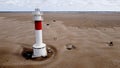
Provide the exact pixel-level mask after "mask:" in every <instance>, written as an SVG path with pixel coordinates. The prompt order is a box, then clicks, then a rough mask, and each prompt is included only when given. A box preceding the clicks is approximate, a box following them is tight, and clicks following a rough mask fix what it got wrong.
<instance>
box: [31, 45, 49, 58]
mask: <svg viewBox="0 0 120 68" xmlns="http://www.w3.org/2000/svg"><path fill="white" fill-rule="evenodd" d="M46 56H47V49H46V44H44V43H42V44H34V45H33V55H32V58H37V57H46Z"/></svg>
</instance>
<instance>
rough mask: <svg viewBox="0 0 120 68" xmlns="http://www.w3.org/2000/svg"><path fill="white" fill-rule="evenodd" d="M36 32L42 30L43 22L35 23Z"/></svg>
mask: <svg viewBox="0 0 120 68" xmlns="http://www.w3.org/2000/svg"><path fill="white" fill-rule="evenodd" d="M35 30H42V21H35Z"/></svg>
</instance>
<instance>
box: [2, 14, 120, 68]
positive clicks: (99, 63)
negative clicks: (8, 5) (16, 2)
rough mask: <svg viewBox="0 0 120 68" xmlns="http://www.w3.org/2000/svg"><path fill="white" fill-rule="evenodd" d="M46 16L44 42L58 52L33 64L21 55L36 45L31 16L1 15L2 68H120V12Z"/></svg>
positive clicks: (32, 61)
mask: <svg viewBox="0 0 120 68" xmlns="http://www.w3.org/2000/svg"><path fill="white" fill-rule="evenodd" d="M43 17H44V22H43V23H44V24H43V39H44V43H46V44H47V45H51V46H52V47H54V48H55V49H56V53H55V55H54V56H52V57H51V58H49V59H47V60H45V61H34V60H26V59H25V58H23V56H22V55H21V52H22V50H23V47H28V48H32V45H33V44H34V43H35V34H34V23H33V20H32V19H33V17H32V15H31V13H0V68H2V67H3V68H27V67H29V68H120V13H110V12H109V13H108V12H106V13H102V12H98V13H96V12H86V13H84V12H81V13H80V12H76V13H75V12H74V13H64V12H53V13H52V12H51V13H50V12H49V13H47V12H46V13H45V14H44V16H43ZM47 24H49V25H47ZM110 41H112V42H113V46H109V45H108V43H109V42H110ZM67 45H72V46H74V48H73V49H71V50H68V49H67ZM70 47H71V46H70Z"/></svg>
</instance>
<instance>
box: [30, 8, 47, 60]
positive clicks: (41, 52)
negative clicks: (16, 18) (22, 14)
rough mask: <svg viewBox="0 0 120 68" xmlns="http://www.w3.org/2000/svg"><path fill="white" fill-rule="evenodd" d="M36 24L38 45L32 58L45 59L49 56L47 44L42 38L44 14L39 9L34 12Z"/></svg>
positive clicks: (34, 47)
mask: <svg viewBox="0 0 120 68" xmlns="http://www.w3.org/2000/svg"><path fill="white" fill-rule="evenodd" d="M33 15H34V22H35V36H36V43H35V44H34V45H33V55H32V57H33V58H34V57H41V56H42V57H45V56H47V50H46V44H44V43H43V38H42V21H43V19H42V13H41V12H40V10H39V9H38V8H37V9H35V11H34V12H33Z"/></svg>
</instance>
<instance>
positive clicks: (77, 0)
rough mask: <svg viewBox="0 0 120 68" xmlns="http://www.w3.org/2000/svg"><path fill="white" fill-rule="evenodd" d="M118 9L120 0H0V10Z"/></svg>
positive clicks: (119, 8) (119, 9)
mask: <svg viewBox="0 0 120 68" xmlns="http://www.w3.org/2000/svg"><path fill="white" fill-rule="evenodd" d="M35 8H40V9H41V10H42V11H120V0H0V11H33V10H34V9H35Z"/></svg>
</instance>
